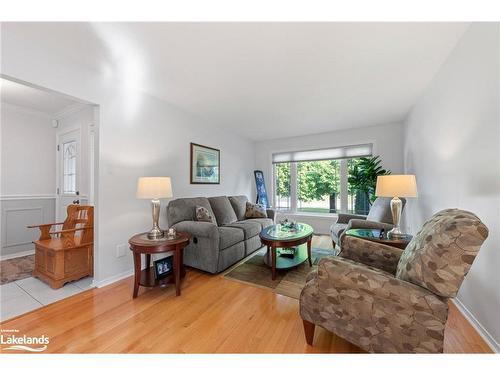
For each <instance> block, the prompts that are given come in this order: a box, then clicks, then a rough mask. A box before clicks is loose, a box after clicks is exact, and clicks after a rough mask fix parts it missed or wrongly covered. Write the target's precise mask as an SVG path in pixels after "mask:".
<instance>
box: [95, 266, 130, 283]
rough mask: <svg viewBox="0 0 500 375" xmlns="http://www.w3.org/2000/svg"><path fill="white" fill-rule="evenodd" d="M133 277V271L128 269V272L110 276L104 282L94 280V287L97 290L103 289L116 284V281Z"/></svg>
mask: <svg viewBox="0 0 500 375" xmlns="http://www.w3.org/2000/svg"><path fill="white" fill-rule="evenodd" d="M133 275H134V270H133V269H130V270H128V271H125V272H121V273H118V274H116V275H113V276H110V277H108V278H106V279H104V280H101V281H96V280H95V279H94V285H95V286H96V287H97V288H102V287H105V286H106V285H109V284H113V283H116V282H117V281H120V280H123V279H126V278H127V277H130V276H133Z"/></svg>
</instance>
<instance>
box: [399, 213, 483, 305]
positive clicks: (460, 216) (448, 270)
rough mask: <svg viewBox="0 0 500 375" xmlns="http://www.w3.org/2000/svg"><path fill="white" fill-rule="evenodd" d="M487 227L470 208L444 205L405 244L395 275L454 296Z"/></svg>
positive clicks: (437, 291) (442, 294) (436, 291)
mask: <svg viewBox="0 0 500 375" xmlns="http://www.w3.org/2000/svg"><path fill="white" fill-rule="evenodd" d="M487 237H488V228H487V227H486V226H485V225H484V224H483V223H482V222H481V220H480V219H479V218H478V217H477V216H476V215H474V214H473V213H472V212H468V211H463V210H459V209H447V210H443V211H440V212H438V213H437V214H435V215H434V216H432V217H431V218H430V219H429V220H428V221H427V222H426V223H425V224H424V226H423V227H422V229H421V230H420V231H419V232H418V233H417V235H416V236H415V237H413V239H412V240H411V242H410V243H409V244H408V246H407V247H406V249H405V251H404V253H403V255H402V256H401V259H400V260H399V264H398V268H397V273H396V276H397V277H398V278H399V279H401V280H406V281H409V282H411V283H414V284H417V285H420V286H422V287H424V288H427V289H429V290H430V291H432V292H434V293H436V294H438V295H440V296H443V297H455V296H456V295H457V293H458V290H459V288H460V285H461V284H462V281H463V279H464V278H465V276H466V275H467V273H468V272H469V269H470V267H471V265H472V262H473V261H474V259H475V257H476V255H477V253H478V251H479V248H480V247H481V245H482V244H483V242H484V241H485V240H486V238H487Z"/></svg>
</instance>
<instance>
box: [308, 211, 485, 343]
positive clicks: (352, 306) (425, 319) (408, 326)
mask: <svg viewBox="0 0 500 375" xmlns="http://www.w3.org/2000/svg"><path fill="white" fill-rule="evenodd" d="M487 237H488V228H487V227H486V226H485V225H484V224H483V223H482V222H481V220H480V219H479V218H478V217H477V216H476V215H474V214H473V213H471V212H467V211H463V210H458V209H448V210H443V211H440V212H438V213H437V214H435V215H434V216H432V217H431V218H430V219H429V220H428V221H427V222H426V223H425V224H424V225H423V227H422V229H421V230H420V232H419V233H418V234H417V235H416V236H415V237H414V238H413V239H412V241H411V242H410V243H409V244H408V246H407V247H406V249H405V250H400V249H398V248H395V247H392V246H387V245H382V244H379V243H375V242H370V241H366V240H363V239H359V238H356V237H352V236H346V237H345V239H344V240H343V241H344V242H343V244H342V250H341V253H340V256H333V257H327V258H323V259H321V260H320V262H319V264H318V269H317V271H313V272H311V273H310V274H309V275H308V278H307V283H306V285H305V287H304V289H303V290H302V293H301V295H300V315H301V317H302V319H303V322H304V331H305V335H306V341H307V343H308V344H310V345H312V343H313V337H314V328H315V326H316V325H319V326H321V327H323V328H325V329H327V330H328V331H330V332H333V333H335V334H336V335H338V336H340V337H342V338H344V339H346V340H347V341H350V342H351V343H353V344H355V345H357V346H359V347H360V348H362V349H364V350H366V351H369V352H376V353H441V352H443V340H444V327H445V324H446V320H447V317H448V304H447V301H448V299H449V298H453V297H455V296H456V295H457V293H458V290H459V288H460V285H461V284H462V282H463V280H464V278H465V276H466V275H467V273H468V271H469V269H470V267H471V265H472V262H473V261H474V259H475V257H476V255H477V253H478V252H479V249H480V247H481V245H482V244H483V242H484V241H485V240H486V238H487Z"/></svg>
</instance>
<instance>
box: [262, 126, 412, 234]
mask: <svg viewBox="0 0 500 375" xmlns="http://www.w3.org/2000/svg"><path fill="white" fill-rule="evenodd" d="M403 135H404V127H403V125H402V124H398V123H396V124H386V125H376V126H370V127H364V128H357V129H348V130H339V131H333V132H329V133H321V134H312V135H307V136H302V137H288V138H279V139H272V140H267V141H262V142H256V143H255V168H256V169H260V170H262V171H263V172H264V178H265V180H266V187H267V189H268V196H269V199H270V200H271V201H272V199H273V198H272V197H273V168H272V164H271V160H272V154H273V153H276V152H280V151H296V150H314V149H320V148H328V147H339V146H347V145H357V144H364V143H373V154H374V155H380V157H381V159H382V163H383V166H384V168H386V169H390V170H391V171H392V173H401V172H403ZM280 216H281V215H280ZM284 216H286V217H293V218H294V219H295V220H300V221H303V222H306V223H308V224H310V225H312V226H313V228H314V229H315V232H316V233H323V234H325V233H329V228H330V225H331V224H332V223H333V221H334V220H335V219H334V216H335V215H332V216H330V217H324V215H323V217H322V216H320V215H315V214H309V215H303V214H300V215H298V214H295V215H290V214H286V215H284Z"/></svg>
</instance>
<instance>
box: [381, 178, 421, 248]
mask: <svg viewBox="0 0 500 375" xmlns="http://www.w3.org/2000/svg"><path fill="white" fill-rule="evenodd" d="M375 195H376V196H377V197H389V198H390V197H392V200H391V213H392V222H393V224H394V228H393V229H391V230H390V231H389V232H387V236H388V237H389V238H402V237H404V236H405V235H404V234H403V233H402V232H401V229H400V227H399V221H400V220H401V211H402V209H403V202H402V201H401V199H399V197H404V198H414V197H417V181H416V179H415V176H414V175H412V174H400V175H386V176H378V177H377V187H376V189H375Z"/></svg>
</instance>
